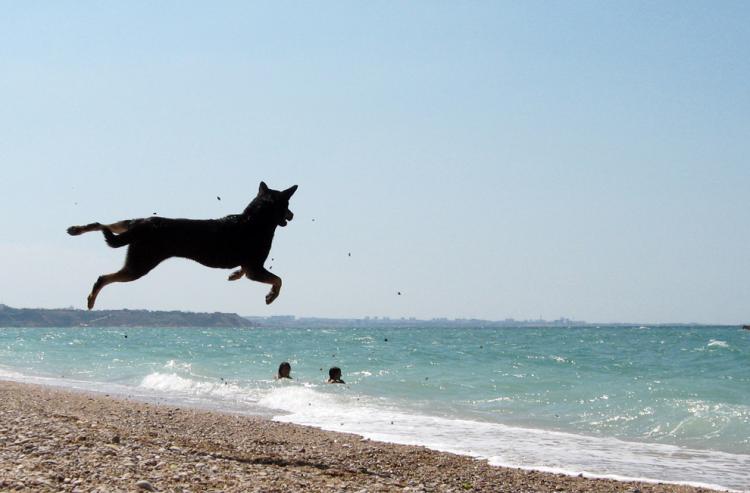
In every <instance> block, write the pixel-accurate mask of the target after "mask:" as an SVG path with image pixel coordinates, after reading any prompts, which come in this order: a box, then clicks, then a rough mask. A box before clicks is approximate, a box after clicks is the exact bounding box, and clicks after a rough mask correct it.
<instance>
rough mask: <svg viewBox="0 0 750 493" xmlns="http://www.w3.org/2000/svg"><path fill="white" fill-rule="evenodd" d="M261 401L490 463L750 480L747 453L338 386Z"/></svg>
mask: <svg viewBox="0 0 750 493" xmlns="http://www.w3.org/2000/svg"><path fill="white" fill-rule="evenodd" d="M258 404H260V405H261V406H265V407H269V408H272V409H278V410H280V411H283V412H284V413H283V414H279V415H276V416H275V417H274V419H276V420H278V421H283V422H290V423H296V424H302V425H308V426H316V427H319V428H322V429H326V430H331V431H340V432H347V433H355V434H358V435H361V436H363V437H365V438H370V439H373V440H380V441H386V442H391V443H401V444H410V445H422V446H426V447H429V448H433V449H437V450H443V451H447V452H452V453H458V454H464V455H471V456H475V457H481V458H485V459H488V460H489V462H490V463H491V464H495V465H503V466H510V467H521V468H527V469H536V470H549V471H555V472H563V473H566V474H576V475H577V474H584V475H587V476H590V477H608V478H612V479H638V480H646V481H652V482H657V481H658V482H665V481H666V482H674V483H680V484H691V485H694V486H704V487H712V488H719V487H723V488H738V489H744V488H748V487H750V484H748V480H747V478H746V475H745V474H744V473H743V472H741V471H746V470H748V468H750V455H742V454H730V453H725V452H716V451H711V450H693V449H689V448H684V447H677V446H674V445H665V444H654V443H640V442H627V441H623V440H619V439H615V438H604V437H591V436H583V435H576V434H572V433H565V432H557V431H548V430H540V429H531V428H521V427H513V426H507V425H503V424H499V423H490V422H481V421H475V420H469V419H467V420H464V419H451V418H445V417H437V416H428V415H424V414H418V413H415V412H413V411H409V410H407V409H403V408H399V407H397V406H395V405H393V404H388V403H387V402H384V401H382V400H381V401H377V400H374V399H371V398H367V397H364V396H359V395H357V394H356V393H353V392H351V391H350V390H349V389H346V388H340V387H338V386H337V387H336V388H335V389H334V388H330V389H329V388H327V387H324V386H318V387H314V388H311V387H301V386H289V387H284V388H274V389H271V390H269V391H268V393H267V394H266V395H265V396H264V397H262V398H261V399H260V400H259V401H258ZM707 478H708V479H709V481H707Z"/></svg>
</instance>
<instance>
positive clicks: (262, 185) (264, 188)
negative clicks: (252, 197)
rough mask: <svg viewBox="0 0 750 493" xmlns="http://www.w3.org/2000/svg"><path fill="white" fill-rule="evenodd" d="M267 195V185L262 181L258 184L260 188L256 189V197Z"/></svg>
mask: <svg viewBox="0 0 750 493" xmlns="http://www.w3.org/2000/svg"><path fill="white" fill-rule="evenodd" d="M267 193H268V185H266V182H264V181H262V182H260V187H258V195H265V194H267Z"/></svg>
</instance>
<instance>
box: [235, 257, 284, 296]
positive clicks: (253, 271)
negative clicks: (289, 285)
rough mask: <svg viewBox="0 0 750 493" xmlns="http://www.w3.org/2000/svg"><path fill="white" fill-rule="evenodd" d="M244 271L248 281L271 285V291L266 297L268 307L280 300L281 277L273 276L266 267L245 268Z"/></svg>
mask: <svg viewBox="0 0 750 493" xmlns="http://www.w3.org/2000/svg"><path fill="white" fill-rule="evenodd" d="M242 270H244V271H245V275H246V276H247V278H248V279H251V280H253V281H258V282H262V283H265V284H270V285H271V291H269V292H268V294H267V295H266V305H270V304H271V303H273V300H275V299H276V298H278V296H279V293H280V292H281V278H280V277H279V276H277V275H275V274H271V273H270V272H268V271H267V270H266V269H265V268H264V267H259V268H249V267H245V266H243V267H242Z"/></svg>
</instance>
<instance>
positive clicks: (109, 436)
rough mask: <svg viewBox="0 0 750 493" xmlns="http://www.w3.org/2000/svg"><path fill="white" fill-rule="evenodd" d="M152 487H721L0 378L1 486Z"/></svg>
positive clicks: (682, 490)
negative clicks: (563, 467) (571, 470)
mask: <svg viewBox="0 0 750 493" xmlns="http://www.w3.org/2000/svg"><path fill="white" fill-rule="evenodd" d="M144 481H145V482H148V484H146V483H143V482H144ZM139 482H141V483H139ZM139 484H140V485H141V486H140V487H139V486H138V485H139ZM148 486H151V487H152V488H154V491H209V490H211V491H237V492H239V491H264V492H265V491H279V492H281V491H312V492H317V491H425V492H427V491H436V492H437V491H441V492H442V491H457V492H458V491H508V492H511V491H513V492H515V491H550V492H551V491H580V492H583V491H593V492H614V491H622V492H631V493H635V492H641V493H647V492H654V493H658V492H679V493H688V492H709V491H716V490H710V489H706V488H700V487H693V486H686V485H676V484H668V483H650V482H637V481H636V482H633V481H631V482H626V481H617V480H613V479H596V478H584V477H580V476H568V475H564V474H556V473H549V472H539V471H529V470H524V469H514V468H507V467H500V466H492V465H489V464H488V463H487V461H486V460H480V459H475V458H472V457H468V456H463V455H455V454H452V453H448V452H439V451H435V450H431V449H427V448H425V447H421V446H414V445H398V444H392V443H385V442H377V441H372V440H369V439H363V438H361V437H360V436H358V435H353V434H348V433H340V432H333V431H324V430H320V429H318V428H312V427H307V426H301V425H295V424H289V423H280V422H276V421H272V420H270V419H268V418H264V417H255V416H246V415H235V414H225V413H221V412H216V411H207V410H202V409H197V408H189V407H182V406H175V405H172V404H153V403H145V402H141V401H135V400H130V399H127V398H124V397H110V396H108V395H101V394H96V393H91V392H82V391H75V390H70V389H60V388H53V387H48V386H41V385H36V384H27V383H18V382H10V381H0V490H3V491H5V490H14V489H16V490H18V491H24V490H25V491H148V489H147V488H148ZM144 488H146V489H144Z"/></svg>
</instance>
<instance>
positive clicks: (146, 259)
mask: <svg viewBox="0 0 750 493" xmlns="http://www.w3.org/2000/svg"><path fill="white" fill-rule="evenodd" d="M295 191H297V185H294V186H293V187H291V188H288V189H286V190H284V191H278V190H271V189H269V188H268V186H266V184H265V183H263V182H260V189H259V190H258V195H257V196H256V197H255V198H254V199H253V201H252V202H250V205H248V206H247V207H246V208H245V210H244V211H243V212H242V214H234V215H231V216H226V217H223V218H221V219H169V218H166V217H156V216H154V217H147V218H142V219H126V220H124V221H118V222H116V223H112V224H100V223H91V224H87V225H85V226H71V227H69V228H68V234H71V235H80V234H83V233H88V232H89V231H101V232H102V233H104V239H105V240H106V242H107V245H109V246H111V247H113V248H119V247H122V246H125V245H128V253H127V256H126V257H125V265H124V266H123V267H122V269H120V270H119V271H117V272H114V273H112V274H105V275H103V276H99V278H98V279H97V280H96V282H95V283H94V287H93V288H92V289H91V294H89V297H88V308H89V310H91V309H92V308H93V307H94V303H95V302H96V297H97V295H98V294H99V291H101V290H102V288H103V287H104V286H106V285H107V284H110V283H113V282H129V281H135V280H136V279H139V278H141V277H143V276H145V275H146V274H148V273H149V272H150V271H151V269H153V268H154V267H156V266H157V265H159V263H161V262H162V261H164V260H166V259H168V258H170V257H183V258H189V259H191V260H195V261H196V262H199V263H201V264H203V265H205V266H207V267H216V268H220V269H231V268H235V267H240V269H238V270H237V271H235V272H233V273H232V274H231V275H230V276H229V280H230V281H234V280H237V279H239V278H241V277H242V276H243V275H245V276H247V278H248V279H252V280H253V281H258V282H262V283H266V284H270V285H271V290H270V291H269V292H268V294H267V295H266V304H270V303H272V302H273V300H275V299H276V297H277V296H279V292H280V290H281V278H280V277H279V276H276V275H274V274H271V273H270V272H268V271H267V270H266V269H265V267H263V264H264V263H265V261H266V258H267V257H268V253H269V252H270V250H271V242H272V241H273V235H274V232H275V231H276V227H277V226H286V224H287V221H291V220H292V218H293V217H294V214H292V211H290V210H289V199H290V198H291V196H292V195H293V194H294V192H295Z"/></svg>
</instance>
